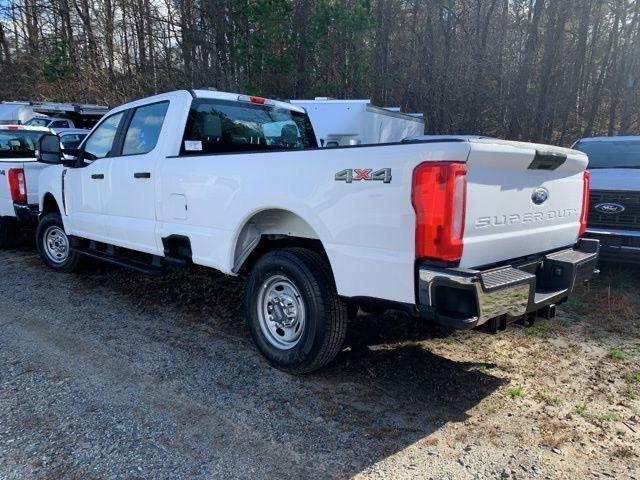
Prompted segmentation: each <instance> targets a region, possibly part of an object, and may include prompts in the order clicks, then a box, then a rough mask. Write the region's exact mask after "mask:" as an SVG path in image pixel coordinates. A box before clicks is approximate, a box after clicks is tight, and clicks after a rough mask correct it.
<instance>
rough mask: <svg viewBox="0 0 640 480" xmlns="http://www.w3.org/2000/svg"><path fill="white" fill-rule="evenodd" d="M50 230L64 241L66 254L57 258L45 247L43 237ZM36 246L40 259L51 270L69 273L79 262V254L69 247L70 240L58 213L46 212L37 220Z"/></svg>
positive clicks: (74, 269) (75, 268)
mask: <svg viewBox="0 0 640 480" xmlns="http://www.w3.org/2000/svg"><path fill="white" fill-rule="evenodd" d="M52 231H55V232H56V233H57V234H58V235H60V237H59V238H60V240H61V241H63V242H64V241H66V254H64V255H63V254H61V255H60V257H59V258H57V259H54V258H53V254H51V253H49V252H50V250H49V249H48V248H47V245H46V244H45V242H46V241H47V240H46V239H45V237H46V236H47V235H48V234H49V233H50V232H52ZM36 246H37V248H38V253H39V254H40V258H41V259H42V261H43V262H44V263H45V264H46V265H47V266H48V267H49V268H52V269H53V270H55V271H57V272H63V273H69V272H74V271H76V270H77V268H78V265H79V263H80V255H79V254H78V253H77V252H74V251H73V250H71V248H70V241H69V238H68V237H67V234H66V232H65V231H64V225H63V224H62V219H61V218H60V214H59V213H47V214H46V215H44V216H43V217H42V218H41V219H40V222H38V228H37V229H36Z"/></svg>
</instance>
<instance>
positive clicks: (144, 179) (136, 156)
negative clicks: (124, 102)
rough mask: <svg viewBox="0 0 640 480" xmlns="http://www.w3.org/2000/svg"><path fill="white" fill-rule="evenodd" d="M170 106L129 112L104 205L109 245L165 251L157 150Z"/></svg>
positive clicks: (137, 109)
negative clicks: (159, 224) (159, 236)
mask: <svg viewBox="0 0 640 480" xmlns="http://www.w3.org/2000/svg"><path fill="white" fill-rule="evenodd" d="M168 106H169V102H168V101H164V102H158V103H153V104H149V105H143V106H141V107H138V108H135V109H131V110H129V111H128V113H127V116H126V118H125V128H124V129H123V133H122V136H121V146H120V154H119V155H116V156H114V157H112V158H111V159H110V165H109V172H108V181H107V182H106V191H105V201H104V214H105V220H106V224H107V229H108V235H109V239H110V241H109V243H112V244H115V245H118V246H121V247H125V248H130V249H132V250H137V251H141V252H146V253H151V254H155V255H158V254H160V252H161V251H162V248H161V247H162V246H161V245H158V244H157V242H156V194H155V185H156V177H157V175H156V173H157V167H156V165H157V162H158V160H159V158H160V153H159V151H160V148H156V146H157V144H158V139H159V137H160V132H161V130H162V126H163V122H164V118H165V115H166V112H167V108H168Z"/></svg>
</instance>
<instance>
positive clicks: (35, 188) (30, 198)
mask: <svg viewBox="0 0 640 480" xmlns="http://www.w3.org/2000/svg"><path fill="white" fill-rule="evenodd" d="M48 166H49V165H47V164H46V163H40V162H36V161H35V160H30V161H27V162H24V165H23V168H24V176H25V179H26V181H27V203H29V204H32V205H35V204H37V203H38V201H39V200H40V197H39V194H40V188H39V187H40V186H39V180H40V172H41V171H42V169H43V168H47V167H48Z"/></svg>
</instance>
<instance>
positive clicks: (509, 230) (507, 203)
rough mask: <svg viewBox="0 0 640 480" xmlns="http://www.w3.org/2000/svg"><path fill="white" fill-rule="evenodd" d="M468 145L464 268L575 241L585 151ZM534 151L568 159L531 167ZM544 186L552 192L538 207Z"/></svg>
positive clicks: (494, 142)
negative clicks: (538, 194)
mask: <svg viewBox="0 0 640 480" xmlns="http://www.w3.org/2000/svg"><path fill="white" fill-rule="evenodd" d="M470 144H471V152H470V154H469V158H468V161H467V167H468V174H467V178H468V186H467V209H466V219H465V232H464V249H463V252H462V260H461V262H460V266H461V267H464V268H471V267H479V266H484V265H489V264H492V263H496V262H500V261H503V260H509V259H514V258H518V257H523V256H526V255H532V254H536V253H541V252H545V251H548V250H553V249H556V248H559V247H564V246H568V245H572V244H574V243H575V242H576V241H577V237H578V231H579V228H580V214H581V212H582V192H583V174H582V172H583V170H584V169H585V168H586V166H587V156H586V155H584V154H583V153H581V152H578V151H575V150H569V149H564V148H559V147H550V146H547V145H536V144H531V143H520V142H506V141H501V140H492V139H478V140H471V141H470ZM536 150H538V151H541V152H558V153H561V154H565V155H567V159H566V161H565V162H564V163H563V164H562V165H561V166H559V167H558V168H557V169H555V170H539V169H530V168H529V166H530V165H531V162H532V161H533V160H534V157H535V155H536ZM540 187H542V188H545V189H546V190H547V191H548V194H549V195H548V199H547V200H546V201H545V202H544V203H542V204H541V205H536V204H535V203H534V202H533V200H532V195H533V192H534V191H535V190H536V189H538V188H540Z"/></svg>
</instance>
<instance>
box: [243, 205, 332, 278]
mask: <svg viewBox="0 0 640 480" xmlns="http://www.w3.org/2000/svg"><path fill="white" fill-rule="evenodd" d="M286 247H304V248H309V249H311V250H314V251H316V252H318V253H320V254H321V255H322V256H323V257H324V258H326V259H327V261H328V257H327V253H326V252H325V250H324V247H323V246H322V242H321V241H320V238H319V237H318V234H317V233H316V232H315V231H314V229H313V228H312V227H311V225H309V224H308V223H307V222H306V221H305V220H303V219H302V218H301V217H300V216H298V215H296V214H295V213H293V212H290V211H289V210H284V209H275V208H274V209H268V210H262V211H260V212H258V213H256V214H254V215H253V216H252V217H251V218H250V219H249V220H247V222H246V223H245V224H244V226H243V227H242V229H241V230H240V234H239V235H238V240H237V242H236V246H235V250H234V259H233V260H234V261H233V271H234V272H236V273H239V274H243V273H247V272H248V271H250V270H251V268H253V265H254V264H255V262H256V261H257V260H258V259H259V258H260V257H261V256H262V255H264V254H265V253H267V252H268V251H270V250H274V249H277V248H286Z"/></svg>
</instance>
